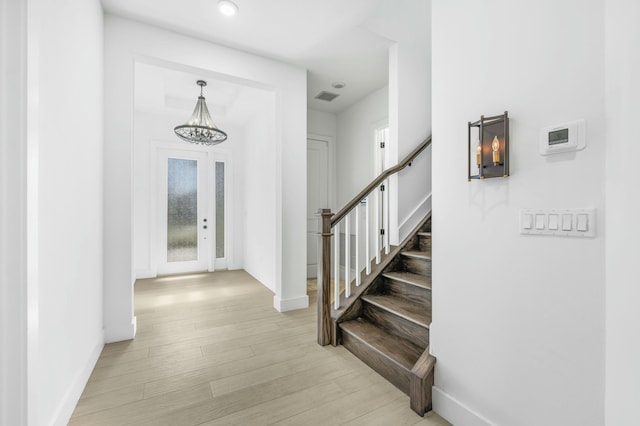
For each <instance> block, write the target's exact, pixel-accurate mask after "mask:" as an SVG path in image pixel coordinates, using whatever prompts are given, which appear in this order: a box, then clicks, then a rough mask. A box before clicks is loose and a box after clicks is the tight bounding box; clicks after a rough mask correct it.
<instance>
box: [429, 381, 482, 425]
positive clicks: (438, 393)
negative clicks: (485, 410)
mask: <svg viewBox="0 0 640 426" xmlns="http://www.w3.org/2000/svg"><path fill="white" fill-rule="evenodd" d="M432 390H433V392H432V397H433V411H435V412H436V413H438V414H439V415H440V416H441V417H444V418H445V419H446V420H447V421H448V422H449V423H451V424H454V425H456V426H491V425H493V423H491V422H490V421H489V420H487V419H485V418H484V417H482V416H481V415H480V414H478V413H476V412H474V411H473V410H471V409H470V408H469V407H467V406H466V405H464V404H463V403H461V402H460V401H458V400H457V399H455V398H454V397H452V396H451V395H449V394H448V393H446V392H444V391H443V390H441V389H440V388H438V387H437V386H433V388H432Z"/></svg>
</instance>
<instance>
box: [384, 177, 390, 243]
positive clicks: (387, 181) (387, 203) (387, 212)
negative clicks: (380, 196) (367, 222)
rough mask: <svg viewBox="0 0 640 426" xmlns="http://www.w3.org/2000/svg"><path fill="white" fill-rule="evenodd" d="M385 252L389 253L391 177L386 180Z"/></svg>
mask: <svg viewBox="0 0 640 426" xmlns="http://www.w3.org/2000/svg"><path fill="white" fill-rule="evenodd" d="M384 192H386V194H385V197H384V221H385V224H384V254H389V248H390V247H389V179H387V180H385V181H384Z"/></svg>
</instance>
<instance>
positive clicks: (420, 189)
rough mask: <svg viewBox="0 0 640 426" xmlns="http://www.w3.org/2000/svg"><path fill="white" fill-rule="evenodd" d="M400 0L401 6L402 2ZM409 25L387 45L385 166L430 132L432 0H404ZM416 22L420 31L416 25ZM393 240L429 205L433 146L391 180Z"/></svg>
mask: <svg viewBox="0 0 640 426" xmlns="http://www.w3.org/2000/svg"><path fill="white" fill-rule="evenodd" d="M400 5H401V6H400ZM400 5H399V7H398V10H399V11H400V10H401V11H402V12H397V13H401V16H402V22H405V23H406V25H404V26H403V27H401V28H399V29H397V31H399V32H398V33H396V34H394V37H395V40H397V43H396V44H395V45H394V46H392V47H391V49H390V51H389V92H390V93H392V94H393V95H392V96H391V97H390V99H389V153H388V165H387V167H391V166H394V165H396V164H398V163H399V162H400V161H402V160H403V159H404V158H405V157H406V156H407V155H408V154H409V153H410V152H411V151H412V150H413V149H414V148H416V147H417V146H418V145H419V144H420V143H421V142H422V141H424V140H425V139H426V138H427V137H428V136H429V135H430V134H431V78H430V77H431V50H430V46H431V27H430V24H431V15H430V14H431V10H430V1H427V0H421V1H414V0H401V1H400ZM416 28H418V29H419V31H416V30H415V29H416ZM389 188H390V191H389V197H390V198H389V201H390V203H391V207H390V210H389V220H390V231H391V233H390V236H389V237H390V241H391V244H398V242H399V241H401V240H403V239H404V238H405V237H406V236H407V235H408V234H409V232H411V230H413V228H414V227H415V226H416V225H417V224H418V222H419V221H420V220H421V219H423V218H424V216H425V215H426V214H427V213H428V211H429V210H430V209H431V197H430V196H431V148H427V150H426V151H425V152H422V153H421V154H420V156H419V157H418V158H417V159H416V161H414V163H413V165H412V167H411V168H408V169H405V170H403V171H402V172H400V173H399V174H398V175H397V176H395V177H393V178H392V179H390V182H389Z"/></svg>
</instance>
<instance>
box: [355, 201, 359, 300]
mask: <svg viewBox="0 0 640 426" xmlns="http://www.w3.org/2000/svg"><path fill="white" fill-rule="evenodd" d="M359 285H360V201H358V204H356V287H358V286H359Z"/></svg>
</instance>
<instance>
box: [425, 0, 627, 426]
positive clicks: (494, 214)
mask: <svg viewBox="0 0 640 426" xmlns="http://www.w3.org/2000/svg"><path fill="white" fill-rule="evenodd" d="M603 13H604V2H603V1H602V0H587V1H584V0H567V1H563V2H557V1H553V0H542V1H537V2H531V1H529V0H527V1H525V0H519V1H512V0H492V1H489V0H482V1H478V0H453V1H434V2H433V5H432V18H433V20H432V28H433V32H432V36H433V45H432V49H433V58H432V64H433V137H434V144H433V223H434V228H433V262H434V270H433V283H434V285H433V286H434V290H433V303H434V307H433V325H432V335H431V336H432V340H431V349H432V351H433V353H434V354H435V356H436V357H437V358H438V364H437V367H436V369H437V373H436V384H435V385H436V387H435V399H434V408H435V410H436V411H438V412H439V413H440V414H442V415H444V416H445V417H446V418H448V419H449V420H450V421H452V422H453V423H454V424H456V425H475V424H478V425H479V424H487V423H491V424H496V425H515V424H517V425H523V426H526V425H539V424H541V423H547V424H557V425H569V424H571V425H578V424H579V425H585V426H586V425H594V426H595V425H602V424H603V423H604V384H605V381H604V362H605V360H604V349H603V348H604V343H605V334H604V331H605V330H604V327H605V321H604V320H605V309H604V308H605V306H604V303H605V302H604V300H605V286H604V281H605V267H604V266H605V261H604V256H605V229H604V223H605V222H604V207H605V197H604V181H605V177H606V175H605V172H604V164H605V136H606V135H605V126H604V114H605V110H604V103H603V97H604V37H603V35H604V20H603ZM630 46H631V45H630ZM505 110H508V111H509V115H510V117H511V121H510V124H511V132H510V138H511V147H512V148H511V157H510V161H511V177H509V178H507V179H503V178H496V179H486V180H484V181H472V182H467V180H466V170H465V169H466V167H467V159H466V158H467V122H468V121H473V120H476V119H478V118H479V117H480V115H481V114H485V115H494V114H500V113H502V112H503V111H505ZM577 118H584V119H586V123H587V147H586V149H585V150H584V151H580V152H577V153H568V154H559V155H555V156H553V157H542V156H540V155H539V154H538V137H539V131H540V128H542V127H545V126H549V125H554V124H558V123H562V122H566V121H569V120H573V119H577ZM629 128H630V125H629ZM630 185H632V184H630ZM630 187H631V186H630ZM563 207H564V208H581V207H594V208H596V209H597V223H596V227H597V231H596V234H597V235H596V237H595V238H585V239H580V238H559V237H537V236H521V235H519V231H518V211H519V209H521V208H563ZM483 419H484V420H483Z"/></svg>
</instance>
